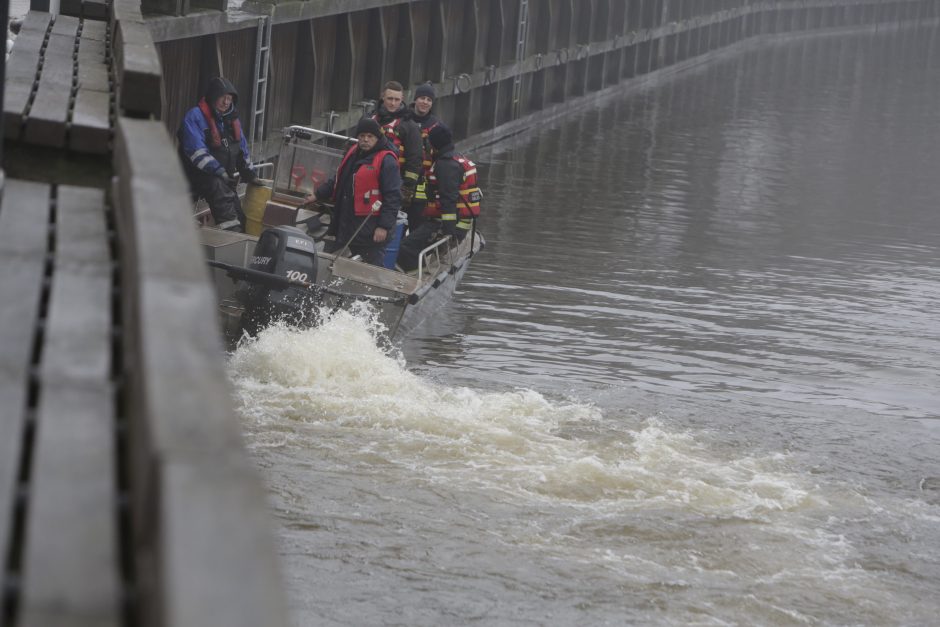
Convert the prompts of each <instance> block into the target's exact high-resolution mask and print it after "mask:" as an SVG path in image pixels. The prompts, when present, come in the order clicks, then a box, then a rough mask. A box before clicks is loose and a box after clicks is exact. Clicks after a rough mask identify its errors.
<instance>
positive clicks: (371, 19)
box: [353, 9, 408, 100]
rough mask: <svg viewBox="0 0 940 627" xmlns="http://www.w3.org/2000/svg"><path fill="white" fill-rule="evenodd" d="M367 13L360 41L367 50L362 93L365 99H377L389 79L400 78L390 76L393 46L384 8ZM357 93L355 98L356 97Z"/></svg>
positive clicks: (361, 48) (361, 46) (364, 60)
mask: <svg viewBox="0 0 940 627" xmlns="http://www.w3.org/2000/svg"><path fill="white" fill-rule="evenodd" d="M363 13H365V14H366V15H365V17H364V22H365V24H366V26H365V28H364V29H363V30H362V31H361V33H362V37H363V41H361V42H359V45H358V47H359V49H360V50H364V51H365V56H364V58H363V64H364V67H363V68H362V95H363V98H364V99H369V100H372V99H376V98H378V97H379V94H380V93H381V91H382V85H384V84H385V83H386V81H389V80H399V79H398V77H395V76H390V75H389V72H388V65H389V63H388V60H389V58H390V57H391V55H390V53H389V48H390V47H391V45H393V44H391V43H390V41H389V36H388V33H389V31H388V30H387V29H386V24H385V15H384V14H383V11H382V9H369V10H368V11H363ZM407 84H408V83H405V85H407ZM355 98H356V96H355V94H354V95H353V99H355Z"/></svg>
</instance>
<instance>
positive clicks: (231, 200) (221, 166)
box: [177, 77, 258, 231]
mask: <svg viewBox="0 0 940 627" xmlns="http://www.w3.org/2000/svg"><path fill="white" fill-rule="evenodd" d="M177 138H178V139H179V153H180V158H181V159H182V161H183V169H184V170H185V171H186V177H187V178H188V179H189V185H190V189H191V190H192V193H193V197H194V198H205V199H206V202H207V203H209V209H210V210H211V211H212V218H213V219H214V220H215V223H216V225H217V226H218V227H219V228H221V229H225V230H230V231H244V229H245V214H244V213H242V207H241V203H240V202H239V199H238V194H237V193H236V191H235V186H236V183H237V181H238V179H237V178H236V177H237V176H238V175H240V176H241V178H242V180H243V181H244V182H246V183H253V182H255V181H256V180H257V178H258V177H257V175H256V174H255V173H254V172H253V171H252V170H251V168H249V167H248V163H249V158H248V141H247V140H246V139H245V134H244V133H243V132H242V126H241V121H240V120H239V119H238V92H237V91H236V90H235V86H234V85H232V83H231V82H229V80H228V79H225V78H222V77H215V78H213V79H211V80H210V81H209V87H208V89H206V94H205V97H203V98H202V100H200V101H199V104H198V105H196V106H195V107H193V108H192V109H190V110H189V111H187V112H186V115H185V116H183V122H182V123H181V124H180V128H179V131H178V132H177Z"/></svg>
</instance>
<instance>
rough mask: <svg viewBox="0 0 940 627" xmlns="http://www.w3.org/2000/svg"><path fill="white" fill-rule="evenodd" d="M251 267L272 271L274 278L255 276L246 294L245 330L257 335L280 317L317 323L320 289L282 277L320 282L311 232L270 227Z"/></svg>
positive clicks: (297, 322)
mask: <svg viewBox="0 0 940 627" xmlns="http://www.w3.org/2000/svg"><path fill="white" fill-rule="evenodd" d="M248 269H249V270H255V271H259V272H265V273H267V274H270V275H272V280H271V281H270V282H267V281H256V280H254V279H252V282H251V285H250V286H249V288H248V290H247V292H245V295H244V298H245V313H244V314H243V315H242V329H243V330H245V331H246V332H248V333H249V334H251V335H255V334H257V333H258V331H260V330H261V329H263V328H264V327H266V326H268V325H270V324H271V323H272V322H275V321H277V320H285V321H286V322H287V323H288V324H291V325H296V326H310V325H312V324H315V322H316V310H317V306H318V304H319V297H318V293H317V290H316V289H315V288H312V287H303V286H301V285H299V284H298V285H288V284H287V283H286V282H285V281H283V280H282V279H288V280H290V281H296V282H302V283H308V284H314V283H316V280H317V250H316V245H315V243H314V241H313V239H312V238H311V237H310V236H309V235H307V234H306V233H304V232H303V231H301V230H300V229H298V228H297V227H293V226H276V227H274V228H270V229H266V230H265V231H263V232H262V233H261V236H260V237H259V238H258V243H257V244H255V252H254V255H253V256H252V257H251V260H250V263H249V264H248ZM275 277H277V278H275Z"/></svg>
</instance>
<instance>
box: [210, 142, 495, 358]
mask: <svg viewBox="0 0 940 627" xmlns="http://www.w3.org/2000/svg"><path fill="white" fill-rule="evenodd" d="M348 141H355V140H353V139H351V138H347V137H343V136H338V135H333V134H330V133H325V132H323V131H318V130H315V129H308V128H305V127H299V126H292V127H289V128H287V129H285V133H284V141H283V144H282V146H281V149H280V151H279V153H278V158H277V161H276V163H275V166H274V176H273V179H272V187H271V197H270V200H268V201H267V202H266V203H265V206H264V211H263V216H261V217H260V224H259V225H258V230H260V234H258V235H253V234H250V233H249V234H245V233H233V232H229V231H222V230H219V229H215V228H212V227H210V226H202V227H201V228H200V237H201V241H202V244H203V247H204V249H205V252H206V256H207V259H208V262H209V266H210V268H211V270H212V278H213V281H214V283H215V286H216V291H217V293H218V297H219V310H220V314H221V322H222V327H223V330H224V332H225V335H226V337H227V338H228V340H229V342H230V344H231V343H234V342H236V341H237V340H238V339H239V338H240V337H242V336H243V334H245V333H247V334H249V335H254V334H256V333H257V332H258V331H260V330H261V329H262V328H264V327H265V326H268V325H269V324H271V323H273V322H275V321H277V320H285V321H287V322H288V323H289V324H293V325H298V326H310V325H314V324H316V323H317V321H318V316H319V315H320V313H321V312H323V311H329V310H332V309H335V308H340V307H349V306H350V305H351V304H352V303H357V302H366V303H368V304H369V305H370V306H371V307H372V309H373V310H374V311H375V312H376V315H377V318H378V320H379V321H380V322H381V323H382V324H383V325H384V327H385V328H386V329H387V331H388V334H389V336H390V337H391V338H393V339H398V338H402V337H405V336H407V335H408V334H409V333H410V332H412V331H413V330H415V329H416V328H417V327H418V326H419V325H421V323H422V322H423V321H424V320H425V319H427V318H428V316H430V315H431V314H432V313H433V312H434V311H435V310H436V309H438V308H439V307H441V306H442V305H443V304H444V303H446V302H447V301H449V300H450V299H451V298H452V297H453V294H454V290H455V289H456V287H457V284H458V283H459V282H460V280H461V278H462V277H463V275H464V273H465V272H466V271H467V267H468V265H469V262H470V259H471V258H472V257H473V256H474V255H475V254H476V253H478V252H479V251H480V250H481V249H482V248H483V247H484V244H485V242H484V239H483V236H482V235H481V234H480V233H479V232H478V231H477V230H476V228H473V229H471V231H470V233H469V234H468V235H467V236H466V237H465V238H464V239H463V241H461V242H460V243H459V244H455V243H454V242H453V240H449V239H442V240H439V241H437V242H434V243H432V244H431V245H430V246H428V247H427V248H425V249H424V250H423V251H422V252H421V255H420V264H419V266H418V268H417V269H416V270H415V271H412V272H407V273H406V272H402V271H401V270H400V269H397V268H396V269H389V268H384V267H380V266H374V265H370V264H367V263H364V262H362V261H360V260H358V259H356V258H350V257H348V256H345V255H336V254H331V253H326V252H324V251H323V248H324V241H323V239H324V235H325V232H326V230H327V225H328V220H329V211H330V209H331V208H330V207H329V206H322V205H321V206H319V207H317V208H315V209H308V208H307V207H306V205H305V204H304V203H305V199H306V198H307V197H308V196H309V195H310V194H311V193H312V192H313V190H314V189H315V187H316V186H317V185H318V184H320V183H322V182H323V181H325V180H326V179H328V178H329V177H330V176H332V175H333V173H335V172H336V168H337V167H338V165H339V163H340V161H341V160H342V157H343V154H344V152H345V151H344V150H343V149H342V148H338V147H334V146H330V145H328V144H330V143H333V144H334V145H335V144H336V143H339V144H340V146H341V147H345V146H346V145H347V144H346V142H348ZM250 223H251V217H250V216H249V224H250ZM399 228H400V229H403V228H404V224H402V225H400V226H399ZM249 230H251V229H249ZM399 235H400V234H399Z"/></svg>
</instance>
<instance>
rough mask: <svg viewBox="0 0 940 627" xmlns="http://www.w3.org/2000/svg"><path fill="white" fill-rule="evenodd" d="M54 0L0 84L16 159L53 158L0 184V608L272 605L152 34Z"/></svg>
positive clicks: (203, 615)
mask: <svg viewBox="0 0 940 627" xmlns="http://www.w3.org/2000/svg"><path fill="white" fill-rule="evenodd" d="M63 5H64V7H65V8H66V9H67V10H65V11H64V13H66V14H63V15H59V16H55V17H53V16H50V15H48V14H46V13H40V12H30V13H29V15H28V16H27V18H26V20H25V22H24V24H23V27H22V30H21V32H20V34H19V36H18V37H17V40H16V43H15V46H14V49H13V51H12V54H11V56H10V58H9V60H8V64H7V79H6V81H5V84H4V98H3V130H4V134H5V139H6V141H7V146H8V147H11V148H15V149H16V153H15V155H16V156H15V157H10V159H16V160H17V161H19V160H21V159H22V158H24V157H25V158H26V160H27V161H28V162H29V163H36V164H45V162H46V161H53V160H54V161H56V162H57V163H59V164H60V165H59V166H58V167H55V168H45V167H42V166H40V167H34V168H32V169H30V168H27V167H23V166H22V165H21V164H19V163H17V164H14V163H12V162H10V161H8V162H5V163H4V167H5V169H7V168H8V167H10V166H13V165H17V166H18V169H17V172H18V173H19V174H18V176H19V178H10V179H7V180H6V181H5V182H4V184H3V188H2V190H0V191H2V194H0V262H2V263H3V265H4V267H5V269H4V272H3V273H0V302H2V303H3V307H0V407H2V408H3V409H2V411H3V417H2V420H0V556H3V558H2V561H0V590H2V596H0V627H8V626H9V627H66V626H68V627H73V626H74V627H92V626H94V627H111V626H113V627H130V626H132V625H133V626H136V625H144V626H148V627H149V626H155V627H156V626H160V627H163V626H178V627H189V626H196V625H198V626H200V627H201V626H206V627H214V626H218V627H223V626H224V627H240V626H244V627H254V626H259V625H265V626H271V627H280V626H284V625H287V623H288V621H287V612H286V602H285V595H284V593H283V590H282V586H281V578H280V569H279V565H278V561H277V551H276V548H275V544H274V540H273V535H272V533H271V528H270V526H269V525H270V520H269V516H268V512H267V511H266V499H265V495H264V490H263V487H262V485H261V483H260V480H259V478H258V476H257V473H256V472H255V468H254V467H253V465H252V463H251V461H250V460H249V458H248V456H247V454H246V452H245V451H244V447H243V444H242V439H241V431H240V425H239V421H238V418H237V416H236V415H235V414H234V412H233V409H232V400H231V396H230V390H229V384H228V381H227V378H226V374H225V368H224V357H223V355H224V354H223V350H222V343H221V336H220V333H219V329H218V325H217V322H216V315H217V313H216V307H215V298H214V295H213V290H212V286H211V284H210V283H209V273H208V271H207V268H206V266H205V262H204V259H203V257H202V253H201V249H200V247H199V244H198V241H197V237H196V232H195V228H194V224H193V220H192V204H191V201H190V196H189V191H188V188H187V184H186V181H185V178H184V176H183V173H182V169H181V166H180V163H179V161H178V158H177V156H176V151H175V148H174V146H173V141H172V139H171V138H170V137H169V135H168V133H167V131H166V128H165V126H164V125H163V123H162V122H161V121H159V119H155V118H157V117H158V116H159V114H160V112H161V110H162V92H161V90H162V72H161V68H160V64H159V60H158V57H157V53H156V49H155V48H154V45H153V41H152V39H151V38H150V34H149V31H148V30H147V28H146V25H145V24H144V22H143V18H142V16H141V13H140V6H139V2H136V1H135V0H112V1H110V2H106V3H105V2H97V1H95V2H91V1H89V0H84V1H81V2H72V3H71V4H69V3H68V2H63ZM67 13H71V15H68V14H67ZM10 153H11V151H10V150H6V151H4V154H5V155H9V154H10ZM90 155H94V156H95V158H94V159H89V156H90ZM78 164H81V166H82V168H83V169H82V168H78V167H76V166H77V165H78ZM89 172H91V173H92V174H93V175H92V176H87V175H88V173H89ZM24 174H25V175H26V178H30V179H35V180H23V179H24ZM109 181H110V183H108V182H109Z"/></svg>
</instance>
